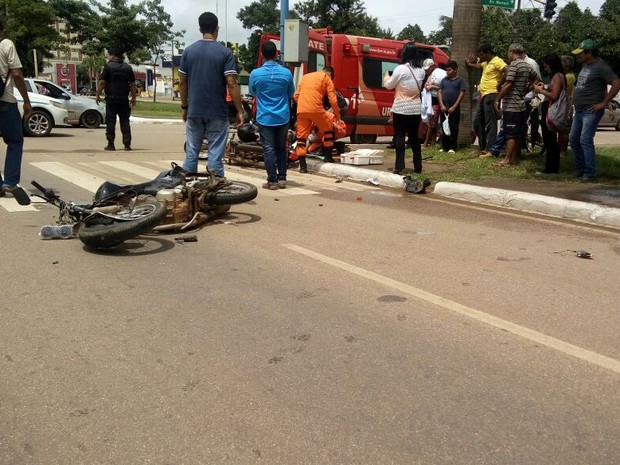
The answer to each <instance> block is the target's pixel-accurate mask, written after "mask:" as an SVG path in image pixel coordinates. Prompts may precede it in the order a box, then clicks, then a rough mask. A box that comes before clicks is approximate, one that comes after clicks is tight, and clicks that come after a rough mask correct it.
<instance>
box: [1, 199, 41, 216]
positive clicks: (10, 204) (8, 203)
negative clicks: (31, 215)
mask: <svg viewBox="0 0 620 465" xmlns="http://www.w3.org/2000/svg"><path fill="white" fill-rule="evenodd" d="M0 206H1V207H2V208H4V209H5V210H6V211H8V212H31V211H37V209H36V208H34V206H33V205H32V204H31V205H20V204H18V203H17V200H15V199H14V198H13V197H0Z"/></svg>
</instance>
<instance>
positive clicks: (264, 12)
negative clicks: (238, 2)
mask: <svg viewBox="0 0 620 465" xmlns="http://www.w3.org/2000/svg"><path fill="white" fill-rule="evenodd" d="M279 4H280V1H279V0H264V1H262V2H252V3H250V4H249V5H248V6H246V7H243V8H241V9H240V10H239V12H238V13H237V19H238V20H239V21H241V24H242V25H243V27H244V28H245V29H255V28H257V29H259V30H260V31H261V32H266V33H269V34H279V33H280V9H279V8H278V5H279Z"/></svg>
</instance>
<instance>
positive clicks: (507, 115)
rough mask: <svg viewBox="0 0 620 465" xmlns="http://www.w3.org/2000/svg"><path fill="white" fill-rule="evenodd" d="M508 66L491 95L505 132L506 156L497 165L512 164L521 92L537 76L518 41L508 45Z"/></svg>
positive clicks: (522, 106)
mask: <svg viewBox="0 0 620 465" xmlns="http://www.w3.org/2000/svg"><path fill="white" fill-rule="evenodd" d="M508 60H509V61H510V66H509V67H508V73H507V74H506V81H505V82H504V84H503V85H502V88H501V90H500V91H499V94H497V98H496V99H495V110H496V111H498V112H499V111H500V104H501V109H502V114H503V119H504V134H505V136H506V141H507V142H506V156H505V157H504V159H503V160H502V161H500V162H498V163H496V165H497V166H508V165H516V164H517V159H518V156H519V152H520V150H521V147H520V145H521V144H520V141H519V139H520V132H521V124H522V119H523V112H524V110H525V96H526V95H527V93H528V92H529V89H530V88H531V86H532V84H533V83H535V82H536V81H538V80H539V78H538V75H537V74H536V71H535V70H534V68H532V67H531V66H530V64H529V63H528V62H527V61H526V60H525V53H524V51H523V46H522V45H521V44H511V45H510V47H508Z"/></svg>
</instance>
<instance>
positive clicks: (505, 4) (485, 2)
mask: <svg viewBox="0 0 620 465" xmlns="http://www.w3.org/2000/svg"><path fill="white" fill-rule="evenodd" d="M482 6H494V7H497V8H509V9H511V10H514V8H515V0H482Z"/></svg>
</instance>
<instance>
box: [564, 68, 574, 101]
mask: <svg viewBox="0 0 620 465" xmlns="http://www.w3.org/2000/svg"><path fill="white" fill-rule="evenodd" d="M566 87H567V89H566V92H567V93H568V96H569V97H570V96H572V95H573V91H574V90H575V74H574V73H568V74H567V75H566Z"/></svg>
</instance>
